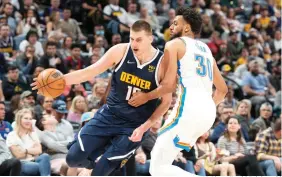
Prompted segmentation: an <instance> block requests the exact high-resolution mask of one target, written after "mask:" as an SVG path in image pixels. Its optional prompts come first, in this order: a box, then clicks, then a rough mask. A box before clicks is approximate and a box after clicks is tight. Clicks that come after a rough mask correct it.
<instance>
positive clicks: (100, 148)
mask: <svg viewBox="0 0 282 177" xmlns="http://www.w3.org/2000/svg"><path fill="white" fill-rule="evenodd" d="M136 128H137V127H130V126H126V120H122V119H120V118H119V117H116V116H115V115H114V114H113V113H112V112H111V111H110V110H109V108H108V107H107V105H104V106H103V107H101V108H100V109H99V110H98V111H97V113H96V114H95V116H94V118H93V119H91V120H90V121H89V122H88V123H87V124H86V125H85V126H84V127H83V128H82V129H81V130H80V131H79V133H78V135H77V137H76V140H75V142H74V144H73V145H71V147H70V149H69V152H68V156H67V163H68V164H69V166H71V167H87V166H88V165H87V164H88V161H89V160H90V161H95V160H96V158H97V157H99V156H100V155H102V154H103V156H102V157H103V158H104V159H106V161H107V163H108V162H113V163H114V164H119V165H120V167H122V166H123V165H124V164H125V163H126V161H127V160H128V159H129V158H130V157H131V156H132V155H133V154H134V153H135V151H136V149H137V148H138V147H139V146H140V145H141V142H132V141H130V140H129V137H130V136H131V134H132V132H133V131H134V130H135V129H136ZM143 138H144V137H143ZM106 161H105V163H106ZM102 166H103V165H102ZM104 166H106V165H104ZM95 170H96V168H95ZM98 170H99V169H98ZM96 171H97V170H96ZM101 175H103V174H101Z"/></svg>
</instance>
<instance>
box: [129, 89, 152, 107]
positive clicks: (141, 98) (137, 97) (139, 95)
mask: <svg viewBox="0 0 282 177" xmlns="http://www.w3.org/2000/svg"><path fill="white" fill-rule="evenodd" d="M148 101H149V99H148V97H147V94H146V93H143V92H136V93H133V94H132V97H131V98H130V99H129V101H128V104H129V105H131V106H133V107H138V106H140V105H143V104H145V103H147V102H148Z"/></svg>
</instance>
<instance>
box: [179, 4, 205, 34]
mask: <svg viewBox="0 0 282 177" xmlns="http://www.w3.org/2000/svg"><path fill="white" fill-rule="evenodd" d="M177 15H181V16H183V18H184V20H185V21H186V22H187V23H188V24H190V26H191V30H192V32H193V33H194V34H199V33H200V32H201V29H202V17H201V15H200V14H199V13H198V12H197V11H196V10H194V9H192V8H186V7H179V8H178V9H177V10H176V16H177Z"/></svg>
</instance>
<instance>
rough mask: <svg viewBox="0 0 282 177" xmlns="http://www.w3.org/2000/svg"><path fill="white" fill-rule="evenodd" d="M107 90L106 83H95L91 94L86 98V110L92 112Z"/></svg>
mask: <svg viewBox="0 0 282 177" xmlns="http://www.w3.org/2000/svg"><path fill="white" fill-rule="evenodd" d="M106 88H107V83H106V82H103V81H102V82H96V83H95V84H94V85H93V88H92V94H91V95H88V96H87V101H88V108H89V110H92V109H93V108H96V107H97V106H98V105H99V103H100V101H101V99H102V98H103V96H104V94H105V92H106Z"/></svg>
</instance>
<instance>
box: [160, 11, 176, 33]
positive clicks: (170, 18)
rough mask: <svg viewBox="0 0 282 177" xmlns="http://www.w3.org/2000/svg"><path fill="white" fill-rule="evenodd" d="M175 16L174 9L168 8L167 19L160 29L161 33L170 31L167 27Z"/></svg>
mask: <svg viewBox="0 0 282 177" xmlns="http://www.w3.org/2000/svg"><path fill="white" fill-rule="evenodd" d="M174 18H175V10H174V9H169V11H168V20H167V21H165V22H164V24H163V27H162V29H161V32H162V33H165V32H166V31H170V29H169V27H170V25H171V24H172V23H173V20H174Z"/></svg>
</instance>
